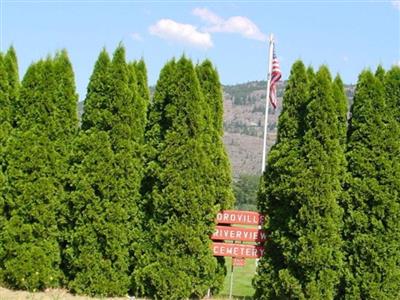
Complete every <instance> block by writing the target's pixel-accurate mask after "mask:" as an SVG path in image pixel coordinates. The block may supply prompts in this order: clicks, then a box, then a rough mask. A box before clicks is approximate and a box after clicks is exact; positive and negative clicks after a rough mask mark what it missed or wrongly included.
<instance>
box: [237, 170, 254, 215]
mask: <svg viewBox="0 0 400 300" xmlns="http://www.w3.org/2000/svg"><path fill="white" fill-rule="evenodd" d="M259 181H260V177H259V176H256V175H246V174H241V175H240V176H239V178H238V179H237V181H235V182H234V183H233V190H234V193H235V198H236V204H235V207H236V209H239V210H254V211H256V210H257V190H258V185H259Z"/></svg>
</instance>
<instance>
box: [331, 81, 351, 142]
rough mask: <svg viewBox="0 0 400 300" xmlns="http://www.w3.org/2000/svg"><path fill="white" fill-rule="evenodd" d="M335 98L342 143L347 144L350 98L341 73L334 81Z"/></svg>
mask: <svg viewBox="0 0 400 300" xmlns="http://www.w3.org/2000/svg"><path fill="white" fill-rule="evenodd" d="M333 99H334V101H335V103H336V113H337V116H338V131H339V136H340V144H341V145H342V146H343V149H344V147H345V146H346V137H347V111H348V108H347V105H348V100H347V96H346V94H345V91H344V86H343V81H342V79H341V78H340V76H339V75H337V76H336V77H335V80H334V81H333Z"/></svg>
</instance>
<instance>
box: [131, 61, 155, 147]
mask: <svg viewBox="0 0 400 300" xmlns="http://www.w3.org/2000/svg"><path fill="white" fill-rule="evenodd" d="M129 68H130V74H131V81H132V85H131V86H132V88H134V89H135V91H136V93H137V100H136V101H135V102H134V111H135V113H136V117H135V120H136V122H137V125H136V126H135V128H136V129H137V130H141V131H140V132H137V136H138V137H140V140H138V142H140V144H143V143H144V130H145V125H146V124H147V106H148V105H149V103H150V91H149V86H148V82H147V69H146V65H145V63H144V60H143V59H141V60H139V61H135V62H133V63H130V64H129Z"/></svg>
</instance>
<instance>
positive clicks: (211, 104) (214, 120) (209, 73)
mask: <svg viewBox="0 0 400 300" xmlns="http://www.w3.org/2000/svg"><path fill="white" fill-rule="evenodd" d="M196 75H197V77H198V79H199V82H200V87H201V92H202V94H203V96H204V100H205V101H204V103H202V106H203V109H204V118H205V123H206V127H205V131H204V136H203V143H204V146H205V152H206V156H207V157H208V159H209V162H208V163H207V165H208V164H209V165H210V169H209V170H205V172H206V173H207V174H208V175H207V179H208V181H207V182H205V186H206V187H207V189H208V190H209V191H210V192H211V193H212V194H213V195H212V197H213V198H214V201H215V204H216V205H218V207H219V209H221V210H222V209H228V208H232V206H233V202H234V194H233V190H232V171H231V166H230V162H229V158H228V155H227V153H226V150H225V145H224V141H223V134H224V128H223V123H224V120H223V118H224V116H223V110H224V102H223V95H222V87H221V83H220V81H219V76H218V72H217V70H216V69H215V68H214V67H213V65H212V63H211V62H210V61H209V60H205V61H204V62H202V63H201V64H199V65H197V66H196ZM217 260H218V270H217V271H216V277H215V283H214V285H213V286H212V287H211V288H212V290H213V293H218V292H219V290H220V289H221V288H222V285H223V281H224V277H225V275H226V267H225V259H224V258H223V257H218V258H217Z"/></svg>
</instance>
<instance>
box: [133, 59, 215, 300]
mask: <svg viewBox="0 0 400 300" xmlns="http://www.w3.org/2000/svg"><path fill="white" fill-rule="evenodd" d="M203 103H204V99H203V96H202V93H201V88H200V84H199V81H198V79H197V76H196V72H195V69H194V67H193V64H192V62H191V61H190V60H188V59H187V58H185V57H182V58H181V59H180V60H179V61H177V62H175V61H171V62H169V63H167V64H166V66H165V67H164V68H163V70H162V71H161V74H160V78H159V80H158V82H157V85H156V90H155V94H154V101H153V103H152V107H151V109H150V115H149V129H148V131H147V141H148V146H149V150H148V157H149V162H148V164H147V171H146V173H147V175H146V180H145V182H146V185H145V186H144V190H145V191H146V197H147V198H146V199H148V202H147V205H146V212H147V218H148V222H147V227H148V233H147V237H146V238H145V242H144V244H143V255H142V256H141V260H140V265H141V267H140V269H138V270H137V272H136V282H137V290H138V291H139V292H140V293H141V294H145V295H148V296H151V297H153V298H155V299H185V298H188V297H190V296H197V297H200V296H203V295H204V294H205V292H206V291H207V289H208V288H209V287H211V286H212V284H213V282H214V280H215V279H214V277H215V276H214V274H215V271H216V267H217V263H216V260H215V258H214V257H213V256H212V253H211V248H210V238H209V235H210V234H211V233H212V231H213V227H214V224H213V223H214V217H215V214H216V209H215V207H214V203H215V199H214V198H213V195H212V193H210V192H209V191H208V190H207V189H206V188H205V185H204V184H205V182H206V179H205V177H206V176H208V175H209V174H206V172H205V171H206V170H208V169H209V168H210V167H209V166H208V165H207V164H209V161H208V160H207V157H206V152H205V150H204V145H203V135H204V129H205V127H206V125H205V122H204V113H205V111H204V107H202V104H203Z"/></svg>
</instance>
